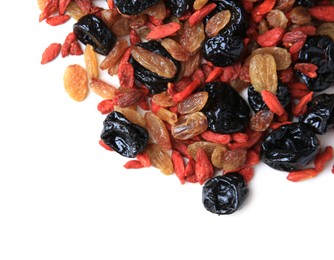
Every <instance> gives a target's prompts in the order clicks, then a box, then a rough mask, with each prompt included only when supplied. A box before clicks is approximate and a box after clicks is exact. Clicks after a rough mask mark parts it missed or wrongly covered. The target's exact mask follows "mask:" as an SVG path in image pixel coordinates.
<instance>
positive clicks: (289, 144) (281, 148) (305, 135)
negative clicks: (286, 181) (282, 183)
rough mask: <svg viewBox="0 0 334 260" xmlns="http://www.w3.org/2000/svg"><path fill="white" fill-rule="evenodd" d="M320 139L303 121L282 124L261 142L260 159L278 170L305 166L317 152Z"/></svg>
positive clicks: (289, 169)
mask: <svg viewBox="0 0 334 260" xmlns="http://www.w3.org/2000/svg"><path fill="white" fill-rule="evenodd" d="M319 147H320V141H319V139H318V138H317V136H316V135H315V133H314V130H313V129H312V127H310V126H309V125H307V124H304V123H292V124H287V125H283V126H281V127H279V128H277V129H276V130H274V131H273V132H271V133H270V134H269V135H268V136H267V137H266V138H265V140H264V141H263V142H262V144H261V152H260V156H261V160H262V161H263V162H264V163H265V164H267V165H269V166H270V167H272V168H274V169H276V170H280V171H293V170H299V169H301V168H303V167H305V166H306V165H307V164H308V163H309V162H311V161H313V160H314V158H315V156H316V155H317V154H318V151H319Z"/></svg>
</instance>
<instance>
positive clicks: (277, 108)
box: [261, 90, 285, 116]
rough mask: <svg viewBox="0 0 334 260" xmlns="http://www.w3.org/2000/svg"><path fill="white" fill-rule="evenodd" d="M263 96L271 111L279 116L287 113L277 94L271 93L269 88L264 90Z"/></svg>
mask: <svg viewBox="0 0 334 260" xmlns="http://www.w3.org/2000/svg"><path fill="white" fill-rule="evenodd" d="M261 96H262V99H263V101H264V103H266V105H267V106H268V108H269V109H270V111H271V112H273V113H275V114H276V115H279V116H281V115H283V114H284V113H285V110H284V108H283V106H282V104H281V103H280V102H279V100H278V98H277V96H276V95H275V94H273V93H271V92H270V91H268V90H262V91H261Z"/></svg>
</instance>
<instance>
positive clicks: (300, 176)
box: [287, 168, 318, 182]
mask: <svg viewBox="0 0 334 260" xmlns="http://www.w3.org/2000/svg"><path fill="white" fill-rule="evenodd" d="M317 175H318V172H317V171H316V170H315V169H314V168H308V169H303V170H298V171H292V172H289V174H288V176H287V179H288V180H289V181H293V182H298V181H303V180H307V179H310V178H313V177H315V176H317Z"/></svg>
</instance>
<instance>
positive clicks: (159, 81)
mask: <svg viewBox="0 0 334 260" xmlns="http://www.w3.org/2000/svg"><path fill="white" fill-rule="evenodd" d="M138 46H140V47H142V48H144V49H146V50H149V51H151V52H153V53H156V54H159V55H161V56H164V57H166V58H168V59H170V60H171V61H172V62H173V63H174V64H175V66H176V69H177V71H179V70H180V66H181V65H180V62H179V61H177V60H175V59H174V58H173V57H172V56H171V55H170V54H169V52H168V51H167V50H166V49H165V48H164V47H162V45H161V44H160V43H159V42H157V41H149V42H143V43H140V44H138ZM129 62H130V63H131V64H132V66H133V68H134V71H135V78H136V80H138V81H139V82H141V83H143V84H144V85H145V86H146V87H147V88H148V89H149V90H150V92H151V93H152V94H157V93H160V92H162V91H164V90H166V89H167V84H168V83H169V82H174V81H175V80H176V78H177V76H178V73H176V74H175V76H174V77H173V78H165V77H161V76H159V75H158V74H157V73H155V72H152V71H150V70H148V69H146V68H145V67H143V66H142V65H141V64H139V63H138V62H137V61H136V60H135V59H134V58H133V57H132V56H130V59H129Z"/></svg>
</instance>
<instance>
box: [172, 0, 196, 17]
mask: <svg viewBox="0 0 334 260" xmlns="http://www.w3.org/2000/svg"><path fill="white" fill-rule="evenodd" d="M165 3H166V6H167V7H169V9H170V10H171V11H172V13H173V14H174V15H175V16H176V17H180V16H182V15H184V14H185V13H186V12H187V11H188V10H189V9H190V7H192V5H193V3H194V0H166V1H165Z"/></svg>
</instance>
